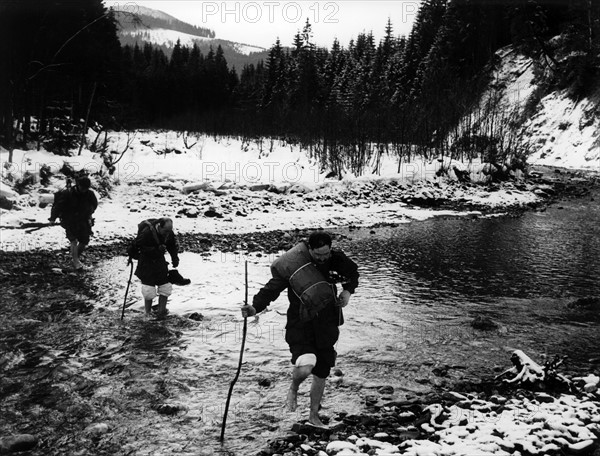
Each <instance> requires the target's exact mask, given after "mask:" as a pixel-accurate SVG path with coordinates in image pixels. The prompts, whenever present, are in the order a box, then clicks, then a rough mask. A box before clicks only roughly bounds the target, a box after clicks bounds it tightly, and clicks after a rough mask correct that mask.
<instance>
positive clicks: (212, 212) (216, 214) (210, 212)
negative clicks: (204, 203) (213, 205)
mask: <svg viewBox="0 0 600 456" xmlns="http://www.w3.org/2000/svg"><path fill="white" fill-rule="evenodd" d="M204 216H205V217H213V218H223V214H221V213H219V212H217V211H216V210H215V209H209V210H207V211H206V212H205V213H204Z"/></svg>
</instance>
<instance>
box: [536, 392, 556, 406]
mask: <svg viewBox="0 0 600 456" xmlns="http://www.w3.org/2000/svg"><path fill="white" fill-rule="evenodd" d="M535 398H536V399H537V400H538V402H544V403H547V404H551V403H552V402H554V401H555V399H554V398H553V397H552V396H550V395H549V394H546V393H536V395H535Z"/></svg>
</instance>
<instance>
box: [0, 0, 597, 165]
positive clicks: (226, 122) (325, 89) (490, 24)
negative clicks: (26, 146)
mask: <svg viewBox="0 0 600 456" xmlns="http://www.w3.org/2000/svg"><path fill="white" fill-rule="evenodd" d="M73 5H74V2H66V3H63V2H59V1H58V0H47V1H46V2H37V1H34V0H22V1H20V2H8V3H3V4H2V5H1V6H0V30H1V32H0V33H2V34H3V35H4V36H3V37H2V39H0V46H1V50H2V61H3V62H5V63H8V64H7V65H6V64H4V65H2V67H1V69H0V78H1V79H0V84H1V88H2V91H1V93H0V104H1V106H2V117H1V125H0V126H1V127H2V128H1V135H2V136H1V138H0V140H1V141H2V145H4V146H5V147H11V146H14V145H15V144H18V143H19V141H22V142H23V141H26V140H27V139H28V138H29V139H32V138H34V137H38V138H39V137H40V136H44V135H48V134H49V133H50V131H51V130H52V129H53V128H54V127H53V125H52V122H51V119H55V118H56V115H57V113H58V114H59V115H65V116H66V115H68V117H69V118H70V119H74V120H76V121H77V122H79V123H82V122H83V123H91V122H92V121H97V122H98V123H100V124H102V125H104V126H106V127H107V128H126V129H134V128H172V129H179V130H190V131H198V132H203V133H208V134H212V135H235V136H242V137H244V138H262V137H272V138H282V139H285V140H287V141H291V142H299V143H302V144H303V145H305V146H307V147H308V148H309V149H310V150H311V151H313V153H314V154H316V155H318V156H319V158H321V161H322V163H324V165H327V166H328V167H329V168H331V169H333V170H339V169H340V168H341V167H347V168H351V169H353V170H354V171H357V172H360V171H361V170H362V168H363V167H364V166H366V164H367V163H369V162H370V163H373V162H375V163H376V162H377V160H376V157H377V156H378V154H381V153H383V152H392V153H396V154H398V155H399V156H401V157H405V156H407V155H409V154H411V153H414V151H415V147H416V148H418V149H419V152H422V153H423V152H424V153H425V154H439V153H444V154H453V155H456V156H461V157H470V156H471V155H472V154H475V153H477V154H483V155H484V157H483V158H485V159H487V160H489V161H499V160H503V159H507V158H511V157H516V156H518V155H519V154H524V153H526V152H527V151H523V150H519V148H518V141H513V140H511V141H509V142H508V143H507V142H506V136H507V135H510V134H514V132H516V131H517V130H518V125H519V122H520V121H522V119H517V118H506V115H505V113H503V112H501V110H502V107H496V108H497V111H498V112H495V111H494V110H482V109H477V110H476V109H475V107H477V106H478V103H479V100H480V96H481V93H482V91H483V90H484V88H485V87H487V86H488V84H489V82H490V81H489V74H490V71H489V70H491V69H493V68H494V67H497V66H498V64H499V61H498V59H497V58H495V52H496V51H497V50H498V49H500V48H501V47H504V46H506V45H509V44H510V45H513V46H514V49H515V50H518V51H519V52H521V53H524V54H525V55H528V56H531V57H533V58H534V60H535V62H536V68H535V71H536V74H537V77H538V78H539V81H543V84H541V87H543V88H544V89H547V90H551V89H554V88H568V89H569V91H570V94H571V96H573V97H581V96H584V95H585V94H586V91H587V90H589V89H590V87H592V86H593V81H594V80H595V79H596V78H597V77H598V75H599V74H598V70H599V68H600V63H599V60H600V2H596V1H593V0H569V1H567V0H565V1H559V0H530V1H527V2H523V1H520V0H519V1H517V0H507V1H504V2H488V1H483V0H477V1H475V0H424V1H422V2H421V6H420V9H419V12H418V14H417V17H416V20H415V22H414V25H413V28H412V31H411V32H410V34H409V35H408V36H397V35H396V34H395V33H394V26H393V18H390V20H389V21H388V23H387V24H382V27H385V35H384V37H383V39H381V40H380V41H379V42H376V41H375V39H374V37H373V35H372V34H371V33H361V34H359V35H357V37H356V38H355V39H353V40H352V41H351V42H350V43H339V42H338V41H335V42H334V43H332V45H331V47H329V48H324V47H319V46H316V45H315V44H314V42H313V36H312V30H311V24H310V23H308V22H307V23H306V24H305V26H304V28H303V29H302V30H299V31H298V33H297V34H296V35H295V36H294V38H293V44H292V46H291V47H284V46H283V45H282V44H281V42H280V41H279V40H278V41H276V42H275V43H274V45H273V46H272V47H271V48H270V50H269V53H268V57H267V59H266V60H265V61H261V62H259V63H258V64H248V65H245V66H244V67H243V68H233V67H230V66H228V64H227V61H226V59H225V57H224V55H223V50H222V49H221V48H220V47H217V49H214V50H213V49H211V50H210V51H209V52H208V53H206V54H204V53H202V52H201V51H200V50H199V49H198V48H197V47H192V48H189V47H185V46H181V45H180V44H179V43H178V44H177V45H176V46H175V48H174V49H173V51H172V53H171V55H170V57H167V56H166V55H165V53H164V52H163V50H161V49H160V48H158V47H153V46H151V45H149V44H148V45H144V46H143V47H138V46H133V47H132V46H121V45H120V44H119V41H118V38H117V27H118V25H117V23H116V21H115V18H114V14H113V13H112V12H111V11H109V10H106V9H105V8H104V7H103V5H102V3H101V2H100V0H81V1H80V2H78V3H77V8H75V7H74V6H73ZM7 37H10V39H7ZM542 93H543V91H538V94H537V96H538V98H539V97H541V95H542ZM538 101H539V100H538ZM535 102H536V100H535V97H534V99H533V100H532V101H530V103H529V108H530V109H532V108H534V107H535ZM473 113H478V114H473ZM477 116H480V118H478V117H477ZM490 116H498V122H496V123H494V122H492V123H491V124H496V125H501V126H502V128H499V129H498V130H494V129H488V128H486V129H485V130H484V129H482V128H481V125H482V123H483V122H482V118H483V117H486V119H487V120H488V122H487V123H486V125H489V124H490V122H489V117H490ZM31 119H37V126H38V130H37V131H33V129H32V128H31V126H30V124H31ZM465 119H468V120H465ZM15 125H18V126H19V128H18V129H15V128H14V127H15ZM507 126H508V127H507ZM511 128H512V130H511ZM509 130H510V131H509ZM20 132H25V135H23V134H21V133H20ZM409 144H410V145H411V146H410V147H408V146H407V145H409ZM507 144H509V146H507ZM374 159H375V160H374Z"/></svg>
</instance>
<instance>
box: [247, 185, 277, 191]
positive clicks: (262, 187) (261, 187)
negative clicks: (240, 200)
mask: <svg viewBox="0 0 600 456" xmlns="http://www.w3.org/2000/svg"><path fill="white" fill-rule="evenodd" d="M270 186H271V185H270V184H256V185H251V186H250V187H248V190H250V191H251V192H262V191H264V190H268V189H269V187H270Z"/></svg>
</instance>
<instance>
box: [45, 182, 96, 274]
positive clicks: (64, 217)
mask: <svg viewBox="0 0 600 456" xmlns="http://www.w3.org/2000/svg"><path fill="white" fill-rule="evenodd" d="M91 186H92V185H91V182H90V178H89V177H87V176H82V177H78V178H77V179H76V180H75V186H73V187H71V186H68V187H67V188H66V189H64V190H60V191H58V192H56V194H55V195H54V203H53V204H52V210H51V212H50V219H49V220H50V222H52V223H54V222H55V221H56V219H57V218H60V225H61V226H62V227H63V228H64V229H65V231H66V235H67V239H68V240H69V241H70V242H71V258H72V261H73V268H74V269H75V270H76V271H82V270H83V264H81V261H80V260H79V257H80V256H81V254H82V253H83V251H84V250H85V248H86V246H87V245H88V244H89V243H90V236H91V234H92V226H93V224H94V219H93V218H92V215H93V213H94V212H95V211H96V208H97V207H98V199H97V198H96V195H95V194H94V192H93V191H92V190H91Z"/></svg>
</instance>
